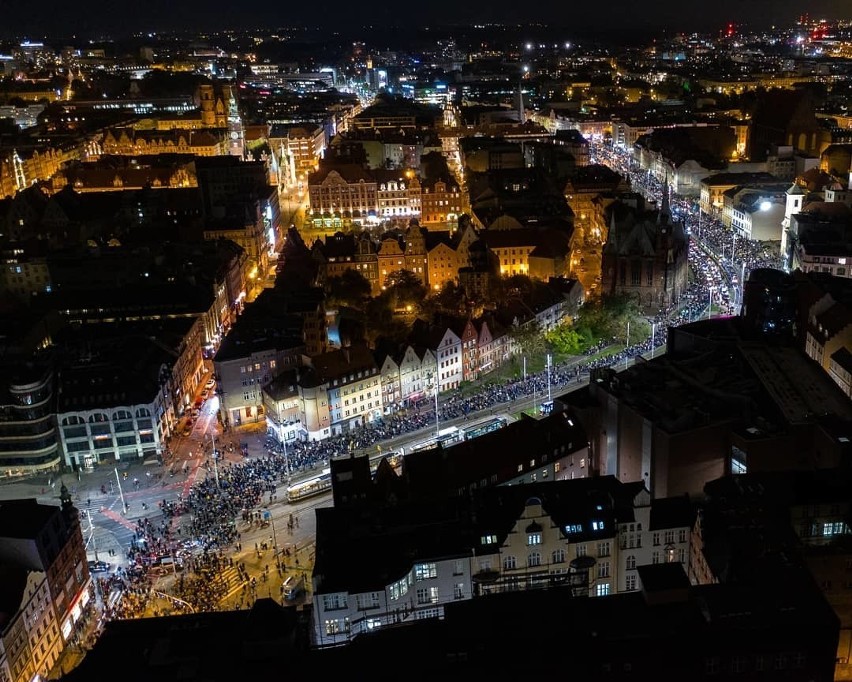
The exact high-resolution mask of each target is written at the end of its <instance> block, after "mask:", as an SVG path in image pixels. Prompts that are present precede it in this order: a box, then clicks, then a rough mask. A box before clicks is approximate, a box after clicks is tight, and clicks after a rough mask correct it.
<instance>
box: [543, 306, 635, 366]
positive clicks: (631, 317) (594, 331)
mask: <svg viewBox="0 0 852 682" xmlns="http://www.w3.org/2000/svg"><path fill="white" fill-rule="evenodd" d="M628 325H629V328H630V338H631V339H632V340H633V342H636V341H640V340H644V339H645V338H647V337H648V336H649V335H650V334H651V327H650V325H649V324H648V321H647V320H646V319H645V317H644V316H643V315H642V310H641V308H640V307H639V304H638V303H637V301H636V299H635V298H633V297H630V296H625V295H616V296H603V297H601V298H600V299H598V300H596V301H593V302H591V303H587V304H586V305H584V306H583V307H581V308H580V310H579V312H578V314H577V317H576V319H575V320H574V321H573V322H568V323H566V324H563V325H561V326H559V327H557V328H556V329H554V330H553V331H551V332H548V333H547V334H546V335H545V340H546V341H547V343H548V345H549V346H550V347H551V348H552V349H553V350H554V351H556V352H557V353H560V354H563V355H579V354H580V353H582V352H584V351H585V350H587V349H588V348H590V347H592V346H594V345H595V344H596V343H598V342H599V341H611V342H613V343H625V342H626V341H627V340H628V337H627V330H628Z"/></svg>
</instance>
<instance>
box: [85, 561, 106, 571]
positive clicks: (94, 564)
mask: <svg viewBox="0 0 852 682" xmlns="http://www.w3.org/2000/svg"><path fill="white" fill-rule="evenodd" d="M110 568H112V564H108V563H107V562H106V561H90V562H89V573H106V572H107V571H109V569H110Z"/></svg>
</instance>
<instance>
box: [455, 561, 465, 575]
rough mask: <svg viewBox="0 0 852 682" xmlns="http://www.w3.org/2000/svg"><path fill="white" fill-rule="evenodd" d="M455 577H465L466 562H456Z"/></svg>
mask: <svg viewBox="0 0 852 682" xmlns="http://www.w3.org/2000/svg"><path fill="white" fill-rule="evenodd" d="M453 575H464V561H462V560H460V559H457V560H456V562H455V563H454V564H453Z"/></svg>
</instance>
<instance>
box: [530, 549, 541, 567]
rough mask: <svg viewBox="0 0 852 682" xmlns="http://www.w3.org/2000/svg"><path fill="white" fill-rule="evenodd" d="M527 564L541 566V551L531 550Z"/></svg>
mask: <svg viewBox="0 0 852 682" xmlns="http://www.w3.org/2000/svg"><path fill="white" fill-rule="evenodd" d="M527 566H529V567H533V566H541V553H539V552H530V554H529V556H528V557H527Z"/></svg>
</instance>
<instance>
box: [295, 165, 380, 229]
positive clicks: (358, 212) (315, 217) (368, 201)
mask: <svg viewBox="0 0 852 682" xmlns="http://www.w3.org/2000/svg"><path fill="white" fill-rule="evenodd" d="M308 196H309V200H310V220H311V221H312V222H313V225H314V227H325V228H336V229H340V228H342V227H350V226H352V225H365V224H367V222H368V221H369V220H370V219H372V220H373V221H375V220H376V219H377V210H378V205H379V200H378V183H377V182H376V180H375V179H374V178H373V177H372V175H371V174H370V173H369V172H368V171H365V170H364V169H363V168H361V167H359V166H355V165H346V166H335V167H334V168H328V169H325V170H319V171H317V172H316V173H311V174H310V175H309V176H308Z"/></svg>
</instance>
